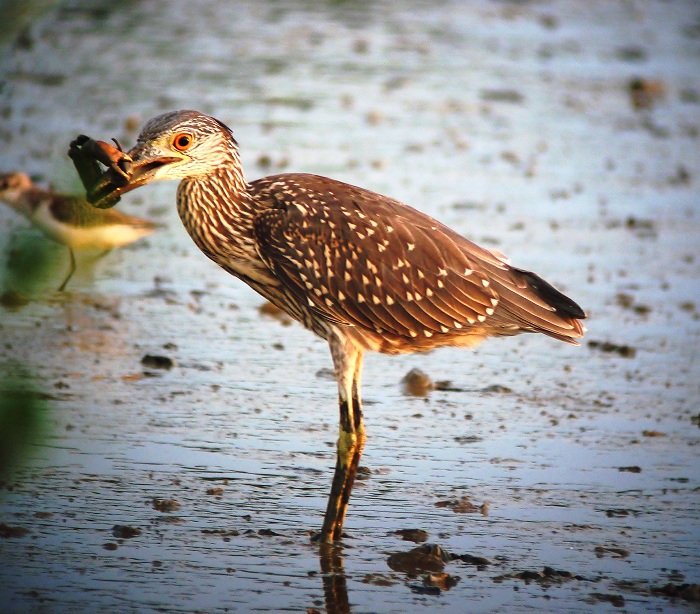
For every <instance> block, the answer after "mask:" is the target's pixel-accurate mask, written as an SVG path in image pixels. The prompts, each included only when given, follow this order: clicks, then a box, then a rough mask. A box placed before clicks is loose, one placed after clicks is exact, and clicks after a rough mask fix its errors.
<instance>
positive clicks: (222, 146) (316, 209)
mask: <svg viewBox="0 0 700 614" xmlns="http://www.w3.org/2000/svg"><path fill="white" fill-rule="evenodd" d="M183 135H184V137H185V139H184V140H180V139H181V137H183ZM128 155H129V156H130V157H131V159H132V160H133V164H134V167H133V171H132V172H133V176H132V178H131V181H130V183H129V184H128V185H127V186H123V185H122V186H120V187H117V186H116V183H115V186H114V189H113V190H112V192H111V194H112V195H117V196H118V195H120V194H122V193H125V192H127V191H129V190H131V189H133V188H135V187H138V186H139V185H143V184H145V183H148V182H150V181H152V180H155V179H176V178H177V179H182V181H181V183H180V186H179V188H178V195H177V206H178V212H179V214H180V217H181V219H182V221H183V224H184V225H185V228H186V229H187V231H188V232H189V234H190V235H191V236H192V238H193V240H194V241H195V243H196V244H197V245H198V247H199V248H200V249H201V250H202V251H203V252H204V253H205V254H206V255H207V256H208V257H209V258H211V259H212V260H213V261H214V262H216V263H217V264H218V265H220V266H221V267H223V268H224V269H225V270H227V271H228V272H229V273H231V274H233V275H235V276H237V277H239V278H240V279H242V280H243V281H245V282H246V283H247V284H249V285H250V286H251V287H253V288H254V289H255V290H257V291H258V292H259V293H260V294H262V295H263V296H264V297H266V298H267V299H269V300H270V301H272V302H273V303H274V304H275V305H277V306H278V307H280V308H281V309H283V310H285V311H286V312H287V313H289V314H290V315H291V316H292V317H293V318H295V319H297V320H299V321H300V322H301V323H302V324H303V325H304V326H306V327H307V328H309V329H310V330H312V331H313V332H315V333H316V334H318V335H320V336H321V337H323V338H325V339H327V340H328V342H329V345H330V349H331V355H332V357H333V361H334V365H335V373H336V378H337V380H338V389H339V398H340V424H341V432H340V439H339V441H338V463H337V466H336V474H335V478H334V482H333V487H332V489H331V496H330V499H329V505H328V510H327V512H326V517H325V520H324V525H323V529H322V533H321V539H322V540H323V541H333V540H336V539H339V538H340V536H341V533H342V526H343V520H344V516H345V511H346V509H347V502H348V499H349V497H350V491H351V489H352V483H353V480H354V476H355V472H356V470H357V465H358V463H359V459H360V455H361V452H362V447H363V445H364V440H365V435H364V426H363V422H362V411H361V400H360V375H361V369H362V356H363V352H364V351H365V350H374V351H379V352H385V353H389V354H398V353H404V352H414V351H426V350H431V349H434V348H437V347H442V346H449V345H466V346H470V345H474V344H476V343H478V342H480V341H482V340H483V339H485V338H487V337H490V336H508V335H515V334H518V333H521V332H540V333H544V334H546V335H549V336H550V337H553V338H555V339H559V340H562V341H566V342H569V343H574V344H575V343H576V339H577V338H579V337H581V336H582V335H583V332H584V328H583V326H582V325H581V322H580V320H581V319H583V318H585V314H584V312H583V311H582V310H581V308H580V307H579V306H578V305H576V303H574V302H573V301H572V300H570V299H569V298H567V297H566V296H564V295H563V294H561V293H560V292H559V291H557V290H555V289H554V288H553V287H552V286H551V285H550V284H548V283H547V282H545V281H544V280H543V279H541V278H540V277H538V276H537V275H535V274H534V273H530V272H528V271H524V270H521V269H517V268H514V267H512V266H510V265H509V264H508V262H507V260H506V259H505V258H504V257H503V256H501V255H500V254H496V253H493V252H491V251H489V250H486V249H483V248H481V247H479V246H477V245H475V244H474V243H472V242H470V241H468V240H467V239H465V238H463V237H462V236H460V235H459V234H457V233H456V232H454V231H453V230H451V229H450V228H447V227H446V226H444V225H443V224H441V223H440V222H438V221H437V220H434V219H433V218H431V217H429V216H427V215H425V214H423V213H420V212H419V211H417V210H415V209H413V208H411V207H409V206H407V205H405V204H403V203H400V202H398V201H396V200H394V199H391V198H388V197H386V196H382V195H380V194H376V193H374V192H371V191H368V190H365V189H362V188H358V187H355V186H351V185H348V184H345V183H341V182H339V181H335V180H333V179H328V178H326V177H320V176H317V175H309V174H291V173H290V174H283V175H276V176H271V177H265V178H263V179H258V180H256V181H253V182H250V183H247V182H246V181H245V179H244V174H243V170H242V167H241V162H240V157H239V154H238V147H237V143H236V141H235V139H234V138H233V136H232V134H231V132H230V130H229V129H228V128H227V127H226V126H225V125H224V124H222V123H221V122H219V121H218V120H216V119H214V118H211V117H208V116H206V115H203V114H201V113H198V112H196V111H176V112H172V113H167V114H165V115H162V116H159V117H157V118H155V119H153V120H151V121H150V122H148V124H147V125H146V126H145V127H144V130H143V131H142V133H141V135H140V136H139V139H138V143H137V145H136V146H135V147H134V148H133V149H132V150H131V151H129V152H128ZM105 177H106V179H105V181H109V172H108V173H107V174H106V175H105ZM105 181H103V182H102V185H101V186H100V189H101V190H102V192H100V193H102V194H104V185H105ZM110 202H114V201H110ZM97 204H98V206H99V203H97Z"/></svg>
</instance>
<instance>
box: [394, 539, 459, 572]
mask: <svg viewBox="0 0 700 614" xmlns="http://www.w3.org/2000/svg"><path fill="white" fill-rule="evenodd" d="M450 559H451V557H450V555H449V554H448V553H447V552H445V551H444V550H443V549H442V548H440V546H437V545H435V544H423V545H422V546H418V547H417V548H413V549H412V550H409V551H408V552H396V553H394V554H392V555H391V556H389V558H388V559H387V563H388V565H389V567H391V569H393V570H394V571H397V572H400V573H408V574H414V575H418V574H419V573H424V572H441V571H442V570H443V569H444V568H445V563H446V562H447V561H449V560H450Z"/></svg>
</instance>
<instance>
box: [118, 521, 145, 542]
mask: <svg viewBox="0 0 700 614" xmlns="http://www.w3.org/2000/svg"><path fill="white" fill-rule="evenodd" d="M112 535H114V537H116V538H118V539H131V538H132V537H138V536H139V535H141V529H139V528H138V527H131V526H129V525H125V524H115V525H114V526H113V527H112Z"/></svg>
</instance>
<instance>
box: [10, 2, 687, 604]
mask: <svg viewBox="0 0 700 614" xmlns="http://www.w3.org/2000/svg"><path fill="white" fill-rule="evenodd" d="M41 4H42V5H44V4H47V3H41ZM394 5H395V3H389V2H386V3H385V2H372V3H362V4H354V3H324V4H318V3H308V2H301V1H299V2H236V3H221V2H219V3H217V2H202V3H185V2H179V1H178V2H170V3H164V2H148V3H136V2H131V3H121V4H120V8H118V9H112V8H100V9H95V8H94V7H93V4H92V3H87V2H82V3H81V2H70V3H57V4H56V5H55V8H53V9H51V10H50V11H49V12H48V13H43V17H41V18H37V20H35V21H34V22H33V23H32V25H31V27H30V28H29V30H28V31H25V32H24V34H23V35H22V36H21V37H20V38H19V39H16V38H15V37H14V36H12V37H9V38H8V40H7V41H5V43H4V48H3V51H2V54H1V55H0V57H1V58H2V59H0V75H2V88H1V89H0V114H1V115H2V118H3V119H2V122H1V123H0V136H2V138H3V142H4V147H3V154H2V162H1V166H2V170H5V169H6V170H24V171H26V172H29V173H31V174H33V175H34V176H36V178H37V179H39V180H41V181H43V182H44V183H47V184H48V183H50V184H53V185H54V186H56V187H58V188H60V189H64V190H75V191H77V190H78V189H79V185H78V180H77V177H76V176H75V173H74V171H73V168H72V165H71V164H70V161H69V160H68V158H67V156H66V155H65V152H66V150H67V146H68V142H69V141H70V140H71V139H72V138H74V137H75V136H76V135H77V134H79V133H86V134H89V135H91V136H94V137H96V138H103V139H108V138H109V137H112V136H115V137H117V138H119V139H120V140H121V141H122V142H123V143H124V144H125V146H129V145H130V144H131V143H133V141H134V139H135V137H136V132H137V128H138V126H139V125H141V124H142V123H143V121H145V120H146V119H148V118H149V117H151V116H152V115H155V114H157V113H160V112H163V111H165V110H169V109H174V108H198V109H200V110H203V111H205V112H209V113H212V114H214V115H216V116H217V117H219V118H220V119H222V120H223V121H225V122H226V123H227V124H229V125H230V126H231V127H232V128H233V129H234V132H235V134H236V137H237V139H238V141H239V142H240V143H241V147H242V155H243V161H244V164H245V165H246V168H247V172H248V176H249V177H250V178H254V177H257V176H261V175H263V174H267V173H273V172H279V171H282V170H294V171H308V172H316V173H321V174H327V175H332V176H334V177H336V178H338V179H342V180H345V181H349V182H351V183H355V184H360V185H363V186H365V187H369V188H372V189H375V190H378V191H380V192H383V193H387V194H390V195H392V196H395V197H398V198H400V199H402V200H404V201H405V202H408V203H411V204H413V205H414V206H417V207H418V208H420V209H422V210H424V211H426V212H428V213H430V214H432V215H435V216H437V217H439V218H440V219H441V220H442V221H444V222H446V223H447V224H449V225H450V226H452V227H454V228H455V229H457V230H458V231H460V232H462V233H463V234H465V235H466V236H468V237H470V238H472V239H474V240H477V241H478V242H480V243H482V244H484V245H486V246H488V247H490V248H495V249H499V250H501V251H503V252H505V253H507V254H508V255H509V256H510V257H511V258H512V260H513V261H514V263H515V264H516V265H518V266H522V267H524V268H530V269H532V270H535V271H537V272H539V273H541V274H542V275H543V276H544V277H545V278H546V279H548V280H550V281H552V282H553V283H555V284H556V285H557V286H558V287H561V288H562V289H563V290H565V291H566V292H567V293H569V294H570V295H571V296H572V297H573V298H575V299H576V300H577V301H578V302H579V303H580V304H581V305H582V306H583V307H584V308H585V309H586V310H587V311H588V313H589V315H590V321H589V324H588V325H589V333H588V336H587V339H586V340H584V345H583V347H581V348H574V347H571V346H567V345H565V344H558V343H556V342H554V341H552V340H549V339H544V338H537V337H519V338H515V339H506V340H501V341H492V342H490V343H487V344H485V345H484V346H483V347H481V348H479V349H478V350H477V351H476V352H474V353H469V352H466V351H463V350H457V349H447V350H441V351H438V352H434V353H432V354H430V355H428V356H403V357H398V358H389V357H383V356H368V358H367V360H366V366H365V378H364V395H365V399H366V408H365V418H366V421H367V428H368V436H369V439H368V443H367V447H366V450H365V456H364V457H363V465H364V466H365V467H366V468H367V469H368V470H369V473H368V475H367V477H366V479H364V480H362V481H360V482H358V484H357V486H356V488H355V492H354V497H353V500H352V501H351V507H350V512H349V515H348V520H347V523H346V530H347V533H348V537H347V539H345V540H344V548H343V550H342V559H341V560H338V559H334V560H330V559H327V558H325V559H324V558H321V559H319V552H318V548H317V547H315V546H313V545H312V544H311V543H310V542H309V534H310V532H311V531H315V530H317V529H318V528H319V527H320V523H321V517H322V513H323V510H324V509H325V498H326V495H327V491H328V489H329V486H330V479H331V475H332V466H333V464H334V441H335V437H336V432H337V415H336V414H337V410H336V400H335V385H334V383H333V382H332V381H331V380H330V379H329V378H328V377H327V376H324V375H323V373H324V371H323V370H324V369H327V368H328V367H329V366H330V358H329V356H328V352H327V348H326V346H325V343H324V342H323V341H321V340H318V339H315V338H314V337H312V336H311V335H310V334H309V333H308V332H306V331H304V330H302V329H301V328H300V327H298V326H296V325H292V326H286V325H284V324H283V323H282V322H280V321H278V320H276V319H273V318H270V317H266V316H261V315H260V313H259V311H258V308H259V306H260V305H261V303H262V299H260V298H259V297H258V296H257V295H256V294H254V293H253V292H252V291H250V290H249V289H248V288H246V287H245V286H244V285H243V284H241V283H240V282H237V281H236V280H234V279H232V278H230V277H229V276H227V275H226V274H225V273H223V272H222V271H220V270H218V269H217V268H216V267H215V266H214V265H213V264H211V263H210V262H209V261H208V260H207V259H206V258H204V257H203V256H202V255H201V254H200V253H199V252H198V251H197V249H196V248H195V247H194V246H193V245H192V244H191V242H190V240H189V238H188V237H187V236H186V235H185V232H184V230H183V229H182V227H181V225H180V222H179V220H178V219H177V214H176V212H175V210H174V205H173V197H174V190H175V186H174V185H167V184H165V185H154V186H151V187H149V188H147V189H143V190H139V191H137V192H134V193H132V194H129V195H128V196H127V197H125V198H124V199H123V202H122V203H121V204H120V207H121V208H122V209H124V210H125V211H128V212H130V213H134V214H136V215H142V216H144V217H150V218H152V219H155V220H157V221H159V222H160V223H162V224H163V229H162V230H161V231H160V232H159V233H157V234H156V235H154V236H153V237H150V238H148V239H147V240H144V241H142V242H140V243H137V244H135V245H133V246H131V247H129V248H125V249H123V250H121V251H115V252H113V253H111V254H109V255H108V256H106V257H105V258H101V259H99V260H94V259H93V256H92V255H90V254H87V255H83V256H82V257H81V258H80V263H79V270H78V273H77V275H76V277H75V278H74V279H73V280H72V281H71V284H70V285H69V290H70V292H68V293H66V294H65V295H58V294H56V292H55V288H56V287H57V286H58V284H59V283H60V281H61V279H62V275H64V271H65V269H66V268H67V266H68V257H67V254H66V253H65V251H64V250H63V249H62V248H60V247H59V246H54V245H53V244H48V243H45V244H44V243H42V244H37V242H36V240H35V239H34V231H31V230H29V229H28V228H27V224H26V222H25V221H24V220H22V219H21V218H19V217H18V216H16V215H15V214H14V213H13V212H12V211H10V210H9V209H8V208H4V207H3V208H0V221H1V222H2V226H3V228H6V229H7V232H3V234H2V235H0V250H1V253H2V254H5V256H6V260H7V262H8V266H7V271H6V272H5V274H4V281H3V284H4V287H3V290H5V291H6V290H10V289H14V290H17V291H20V292H22V293H23V294H24V295H26V296H27V298H28V299H29V303H28V304H27V305H25V306H23V307H18V308H12V309H10V308H0V309H2V311H0V369H1V371H0V372H1V373H2V375H3V377H4V378H5V383H4V384H3V386H2V388H3V390H5V391H7V390H8V389H9V388H8V387H9V385H10V383H12V381H15V380H19V382H20V384H21V385H22V386H27V385H29V383H31V385H32V386H33V388H34V390H35V391H36V392H35V396H36V397H37V398H38V399H39V400H40V401H41V404H39V405H38V409H36V410H35V411H36V412H37V413H38V414H40V418H41V420H39V421H40V422H41V427H40V428H38V429H37V430H38V432H39V433H40V436H38V437H40V438H38V439H34V443H33V445H32V446H31V447H30V448H29V450H28V451H27V452H26V454H25V459H24V461H23V462H22V463H21V464H20V465H19V466H17V467H15V469H14V470H13V472H12V473H11V474H10V475H9V476H8V477H7V478H6V479H5V481H4V482H3V487H2V490H0V523H4V524H5V525H8V526H9V527H12V528H15V527H20V528H25V529H28V530H29V532H28V533H25V534H23V535H19V534H11V535H9V536H7V537H3V538H0V560H1V561H2V564H1V565H0V591H1V596H2V607H0V609H1V610H2V611H7V612H23V611H39V612H41V611H46V612H60V611H66V612H67V611H149V610H167V611H183V612H191V611H241V612H247V611H287V610H289V611H304V610H305V609H306V608H315V609H317V610H319V611H324V610H325V611H346V610H347V609H348V608H346V607H345V606H344V605H343V603H344V601H345V600H347V601H348V602H349V604H350V606H349V607H350V609H351V610H352V611H353V612H411V611H422V610H424V609H430V610H431V611H444V612H453V611H454V612H463V611H474V612H480V611H483V612H488V611H504V610H508V611H522V610H533V611H591V610H596V611H601V610H620V609H622V610H627V611H686V610H687V611H690V610H692V608H693V607H696V605H697V604H693V603H690V602H688V601H687V600H686V599H684V598H682V597H677V598H675V599H673V598H671V597H669V596H668V595H663V594H661V595H660V594H656V593H654V592H653V589H654V588H659V587H663V586H664V585H667V584H668V583H673V584H674V585H676V586H678V585H682V584H684V583H695V584H697V583H698V582H700V579H699V578H698V572H697V570H698V568H700V556H699V552H698V546H697V544H698V543H700V522H699V519H700V505H699V499H698V489H699V488H700V481H699V480H698V475H700V472H699V471H698V469H700V463H699V462H698V461H699V458H700V452H699V450H700V448H699V445H698V444H699V442H700V438H699V437H698V435H699V434H700V431H699V430H698V405H699V403H698V400H699V398H700V385H699V384H698V382H699V381H700V367H699V364H698V350H697V348H698V337H699V336H700V324H699V320H700V315H699V314H698V308H697V303H698V300H699V297H700V282H699V280H700V261H698V257H697V253H698V245H700V241H699V240H700V224H699V223H698V215H700V200H699V197H698V190H697V182H698V177H699V176H700V155H699V152H698V130H699V129H700V121H699V120H698V117H699V116H700V115H699V113H698V112H699V110H700V79H699V77H698V74H700V72H699V71H698V70H697V69H698V64H699V61H700V36H699V35H698V27H699V24H700V11H698V8H697V5H696V4H695V3H692V2H687V3H683V2H678V3H674V4H673V11H671V10H669V5H668V4H667V3H663V2H646V3H639V4H633V3H627V2H619V3H604V4H602V3H601V4H600V5H598V4H595V5H586V6H585V8H584V7H583V6H582V5H580V4H579V3H576V2H538V3H522V4H520V3H512V4H511V3H479V4H467V3H461V2H456V1H455V2H440V3H435V2H411V3H408V4H406V3H403V4H402V5H401V8H399V7H397V6H394ZM13 40H14V41H15V42H12V41H13ZM637 77H641V78H645V79H648V80H652V81H655V80H658V81H660V82H661V83H662V84H663V88H664V90H665V92H664V94H663V96H661V97H660V98H659V99H658V100H654V103H653V105H652V107H651V108H648V109H642V110H635V109H634V108H633V106H632V104H631V102H630V95H629V92H628V87H627V86H628V83H629V81H630V80H631V79H632V78H637ZM34 260H36V261H42V262H47V263H48V264H49V265H51V266H47V267H46V268H43V269H39V268H34V269H32V266H31V265H32V262H33V261H34ZM27 267H28V268H27ZM28 269H31V270H28ZM30 273H31V275H30ZM29 281H31V283H29ZM621 294H624V295H625V296H620V295H621ZM589 339H590V340H593V341H599V342H606V341H608V342H611V343H613V344H617V345H618V346H624V345H627V346H629V347H630V348H632V349H633V350H634V356H632V357H623V356H622V355H621V354H619V353H616V352H604V351H601V350H600V349H598V348H595V347H590V346H588V345H587V343H586V342H587V341H588V340H589ZM146 354H155V355H166V356H168V357H170V358H172V359H173V360H174V361H175V366H174V367H173V368H172V369H171V370H168V371H163V370H156V369H149V368H146V367H144V366H143V365H142V364H141V359H142V358H143V356H144V355H146ZM413 367H419V368H421V369H423V370H424V371H426V372H427V373H429V374H430V375H431V376H432V378H433V379H435V380H450V381H451V382H452V387H454V388H458V389H460V390H459V391H434V392H432V393H430V395H429V396H428V397H427V398H425V399H423V398H413V397H406V396H404V395H403V394H402V390H401V385H400V380H401V378H402V377H403V375H404V374H405V373H406V372H407V371H409V370H410V369H411V368H413ZM16 373H19V374H20V375H17V376H13V374H16ZM27 374H31V377H29V375H27ZM13 377H14V380H13ZM11 380H12V381H11ZM8 382H9V383H8ZM493 386H501V387H505V388H501V390H503V391H502V392H498V390H499V389H498V388H495V389H494V388H491V387H493ZM33 407H37V406H36V405H35V406H33ZM631 468H634V469H631ZM621 469H623V470H621ZM637 470H638V471H637ZM212 489H214V490H212ZM217 489H221V490H217ZM208 491H209V494H208ZM461 497H467V498H468V499H469V501H471V502H472V503H474V504H475V505H476V506H480V505H481V504H482V503H484V502H488V503H489V506H488V515H482V514H480V513H478V512H477V513H456V512H454V511H453V510H452V509H451V508H450V507H438V506H437V505H436V504H437V503H440V502H442V501H446V500H453V499H460V498H461ZM154 499H162V500H168V499H172V500H175V501H176V502H177V503H178V504H179V507H178V508H177V509H175V510H173V511H170V512H163V511H158V510H157V509H155V508H154V504H153V500H154ZM115 525H128V526H131V527H135V528H138V529H140V530H141V533H140V535H138V536H135V537H132V538H125V537H118V536H115V535H114V534H113V527H114V526H115ZM407 528H419V529H423V530H425V531H427V532H428V534H429V537H428V542H429V543H436V544H439V545H440V546H441V547H442V548H443V549H445V550H447V551H449V552H451V553H453V554H456V555H462V554H472V555H476V556H481V557H485V558H487V559H489V561H490V565H487V566H484V567H477V566H474V565H468V564H467V563H464V562H461V561H458V560H455V561H451V562H449V563H447V565H446V567H445V571H446V572H447V573H449V574H450V575H451V576H458V577H459V581H458V582H457V584H456V585H455V586H453V587H452V588H449V589H447V590H444V589H443V590H439V591H436V590H434V589H432V588H426V587H424V586H423V582H424V579H423V575H421V574H419V575H418V576H417V577H410V576H407V575H406V574H403V573H399V572H395V571H393V570H392V569H391V568H390V567H389V566H388V564H387V559H388V557H389V555H390V554H392V553H395V552H398V551H406V550H409V549H411V548H413V547H414V546H415V544H413V543H411V542H406V541H402V540H401V538H400V537H399V536H398V535H396V534H395V531H396V530H399V529H407ZM261 530H262V533H260V531H261ZM270 531H272V532H273V534H269V532H270ZM597 547H598V548H613V549H615V548H616V549H620V550H621V551H624V553H622V554H621V553H620V552H616V551H610V550H602V551H601V550H598V551H596V548H597ZM341 564H342V565H343V566H344V573H341V572H340V571H339V570H338V566H339V565H341ZM328 565H331V567H333V568H335V573H332V572H331V571H330V570H329V567H328ZM545 566H548V567H552V568H554V569H556V570H564V571H568V572H571V575H572V576H574V577H563V576H560V577H558V578H554V579H553V578H552V577H548V578H547V577H545V578H538V579H532V580H527V579H526V578H527V577H528V576H527V575H526V574H525V575H523V573H522V572H527V571H533V572H540V571H542V569H543V568H544V567H545ZM334 600H339V601H338V602H336V605H335V606H334V605H333V602H334ZM337 603H340V605H337Z"/></svg>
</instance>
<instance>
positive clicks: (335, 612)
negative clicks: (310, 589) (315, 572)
mask: <svg viewBox="0 0 700 614" xmlns="http://www.w3.org/2000/svg"><path fill="white" fill-rule="evenodd" d="M318 558H319V563H320V566H321V573H322V574H323V595H324V598H325V601H326V612H327V613H328V614H346V613H349V612H350V601H349V599H348V586H347V581H346V577H345V560H344V558H343V549H342V548H341V547H340V546H335V545H332V544H321V545H320V547H319V557H318Z"/></svg>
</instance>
